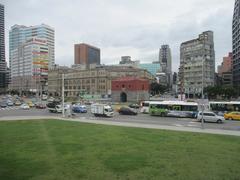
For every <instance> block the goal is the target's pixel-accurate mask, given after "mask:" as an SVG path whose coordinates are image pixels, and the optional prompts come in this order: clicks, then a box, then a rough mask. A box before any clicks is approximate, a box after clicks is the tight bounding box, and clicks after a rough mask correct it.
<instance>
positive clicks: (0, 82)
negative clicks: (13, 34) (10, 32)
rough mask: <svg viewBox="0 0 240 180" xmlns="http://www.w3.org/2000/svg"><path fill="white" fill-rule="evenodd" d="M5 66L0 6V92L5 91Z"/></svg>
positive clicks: (3, 22) (3, 32)
mask: <svg viewBox="0 0 240 180" xmlns="http://www.w3.org/2000/svg"><path fill="white" fill-rule="evenodd" d="M6 71H7V64H6V59H5V16H4V5H2V4H0V92H3V91H5V89H6V87H7V82H6Z"/></svg>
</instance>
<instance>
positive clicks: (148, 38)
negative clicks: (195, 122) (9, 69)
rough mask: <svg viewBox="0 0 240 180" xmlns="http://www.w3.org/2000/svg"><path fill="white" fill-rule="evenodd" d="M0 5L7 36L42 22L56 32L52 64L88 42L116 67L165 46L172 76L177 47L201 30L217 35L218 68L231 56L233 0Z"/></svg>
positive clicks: (38, 0)
mask: <svg viewBox="0 0 240 180" xmlns="http://www.w3.org/2000/svg"><path fill="white" fill-rule="evenodd" d="M0 2H1V3H2V4H5V7H6V29H7V30H6V32H7V34H6V35H8V30H9V29H10V27H11V26H12V25H14V24H24V25H37V24H41V23H45V24H48V25H50V26H52V27H54V28H55V32H56V63H59V64H65V65H70V64H72V63H73V62H74V60H73V47H74V43H80V42H86V43H89V44H93V45H94V46H98V47H99V48H101V52H102V62H103V63H111V62H116V63H118V61H119V60H120V56H122V55H130V56H132V58H133V59H140V60H142V61H143V62H146V61H147V62H148V61H150V60H151V61H154V60H157V56H158V49H159V47H160V46H161V44H169V45H170V47H171V48H172V54H173V66H174V70H175V71H176V70H177V68H178V65H179V54H180V52H179V46H180V44H181V42H184V41H187V40H189V39H192V38H196V37H197V36H198V34H199V33H201V32H202V31H205V30H213V31H214V32H215V50H216V62H217V63H216V64H219V63H220V60H221V58H222V56H224V55H226V54H227V52H228V51H231V18H232V12H233V6H234V0H227V1H226V0H211V1H209V0H194V1H193V0H181V1H176V0H168V1H166V0H131V1H129V0H121V1H119V0H68V1H66V0H18V1H16V0H1V1H0ZM6 37H8V36H6ZM7 39H8V38H7ZM6 49H8V48H6Z"/></svg>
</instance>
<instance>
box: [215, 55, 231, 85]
mask: <svg viewBox="0 0 240 180" xmlns="http://www.w3.org/2000/svg"><path fill="white" fill-rule="evenodd" d="M232 67H233V60H232V53H229V54H228V56H226V57H224V58H223V62H222V64H221V65H220V66H218V77H219V78H220V79H221V85H232V84H233V82H232Z"/></svg>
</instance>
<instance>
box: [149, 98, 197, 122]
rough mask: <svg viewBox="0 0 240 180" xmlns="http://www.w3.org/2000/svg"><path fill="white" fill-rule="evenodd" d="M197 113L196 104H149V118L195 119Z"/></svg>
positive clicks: (163, 102)
mask: <svg viewBox="0 0 240 180" xmlns="http://www.w3.org/2000/svg"><path fill="white" fill-rule="evenodd" d="M197 113H198V103H195V102H184V101H162V102H150V106H149V114H150V115H151V116H162V117H164V116H169V117H189V118H195V117H196V116H197Z"/></svg>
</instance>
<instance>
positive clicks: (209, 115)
mask: <svg viewBox="0 0 240 180" xmlns="http://www.w3.org/2000/svg"><path fill="white" fill-rule="evenodd" d="M202 114H203V116H202ZM202 119H203V121H204V122H216V123H223V122H224V121H225V119H224V117H222V116H218V115H217V114H215V113H214V112H210V111H209V112H203V113H202V112H199V113H198V116H197V120H199V121H202Z"/></svg>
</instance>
